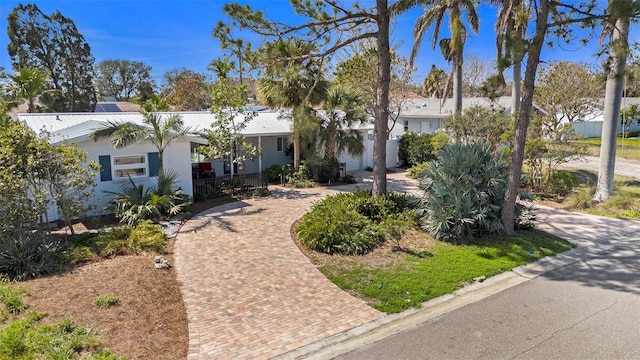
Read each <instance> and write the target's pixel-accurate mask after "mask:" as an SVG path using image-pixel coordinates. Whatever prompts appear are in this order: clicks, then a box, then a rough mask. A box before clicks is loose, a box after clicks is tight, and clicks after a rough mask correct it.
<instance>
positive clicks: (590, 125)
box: [571, 121, 640, 138]
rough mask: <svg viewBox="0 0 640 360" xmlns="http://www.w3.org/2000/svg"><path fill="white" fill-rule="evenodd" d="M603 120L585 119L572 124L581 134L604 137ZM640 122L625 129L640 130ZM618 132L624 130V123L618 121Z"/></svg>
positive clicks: (589, 136) (590, 136)
mask: <svg viewBox="0 0 640 360" xmlns="http://www.w3.org/2000/svg"><path fill="white" fill-rule="evenodd" d="M602 124H603V122H602V121H584V122H574V123H572V124H571V126H572V127H573V130H574V131H575V132H577V133H579V134H582V135H584V136H586V137H588V138H592V137H602ZM639 130H640V124H639V123H638V122H633V123H632V124H628V125H627V127H626V128H625V129H624V131H625V132H627V131H639ZM618 132H619V133H621V132H622V124H620V123H618Z"/></svg>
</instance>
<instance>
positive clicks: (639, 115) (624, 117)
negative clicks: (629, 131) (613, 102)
mask: <svg viewBox="0 0 640 360" xmlns="http://www.w3.org/2000/svg"><path fill="white" fill-rule="evenodd" d="M634 121H640V106H639V105H638V104H633V105H629V106H627V107H626V108H624V109H622V110H620V124H622V125H624V126H627V125H629V124H632V123H633V122H634Z"/></svg>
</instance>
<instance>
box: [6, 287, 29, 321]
mask: <svg viewBox="0 0 640 360" xmlns="http://www.w3.org/2000/svg"><path fill="white" fill-rule="evenodd" d="M24 293H25V292H24V291H23V290H19V289H15V288H13V287H11V286H9V285H8V284H6V283H2V282H0V303H1V304H2V306H3V307H4V309H3V310H2V313H3V318H4V317H5V316H4V315H6V314H7V313H8V314H18V313H21V312H22V311H24V310H26V309H27V307H28V306H27V305H26V304H25V303H23V302H22V295H24Z"/></svg>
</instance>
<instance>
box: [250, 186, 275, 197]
mask: <svg viewBox="0 0 640 360" xmlns="http://www.w3.org/2000/svg"><path fill="white" fill-rule="evenodd" d="M269 195H271V192H270V191H269V189H267V188H257V189H255V190H253V193H252V194H251V196H254V197H265V196H269Z"/></svg>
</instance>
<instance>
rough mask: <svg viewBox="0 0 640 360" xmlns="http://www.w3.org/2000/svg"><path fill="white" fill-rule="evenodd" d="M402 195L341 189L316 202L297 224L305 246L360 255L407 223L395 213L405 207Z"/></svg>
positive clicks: (395, 233) (327, 251)
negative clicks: (335, 193) (381, 194)
mask: <svg viewBox="0 0 640 360" xmlns="http://www.w3.org/2000/svg"><path fill="white" fill-rule="evenodd" d="M406 204H407V200H406V197H405V196H403V195H397V194H388V195H385V196H378V197H373V196H371V191H370V190H361V191H357V192H353V193H340V194H337V195H333V196H328V197H327V198H326V199H324V200H322V201H319V202H317V203H315V204H314V205H313V206H312V209H311V211H310V212H308V213H307V214H305V215H304V217H303V218H302V220H301V222H300V224H299V225H298V228H297V230H296V231H297V234H298V238H299V239H300V242H301V243H302V244H303V245H305V246H306V247H308V248H310V249H312V250H315V251H319V252H323V253H327V254H334V253H338V254H344V255H360V254H365V253H367V252H369V251H371V250H372V249H373V248H375V247H376V246H377V245H378V244H379V243H380V242H382V241H383V240H384V239H385V237H395V236H397V234H398V233H400V232H401V230H400V228H399V227H400V226H402V225H405V223H403V222H402V221H404V220H405V219H404V218H402V217H396V215H397V214H400V213H402V212H403V211H404V210H405V208H406Z"/></svg>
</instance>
